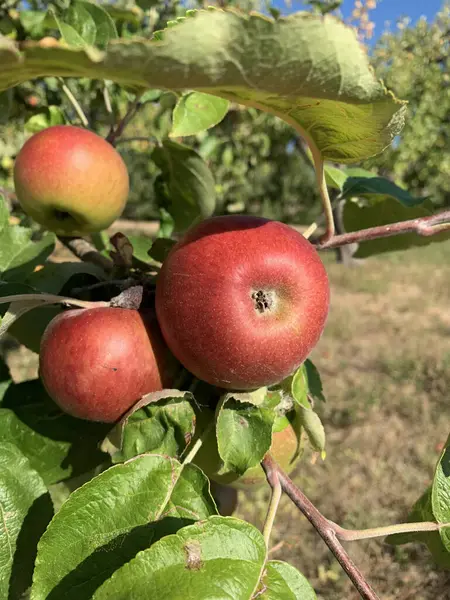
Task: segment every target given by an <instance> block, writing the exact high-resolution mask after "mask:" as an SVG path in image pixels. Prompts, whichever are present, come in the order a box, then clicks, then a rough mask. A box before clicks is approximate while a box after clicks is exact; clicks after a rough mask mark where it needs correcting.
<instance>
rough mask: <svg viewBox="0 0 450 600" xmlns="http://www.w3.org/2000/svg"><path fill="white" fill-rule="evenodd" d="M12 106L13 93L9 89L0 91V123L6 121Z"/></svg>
mask: <svg viewBox="0 0 450 600" xmlns="http://www.w3.org/2000/svg"><path fill="white" fill-rule="evenodd" d="M12 107H13V94H12V93H11V90H6V92H1V93H0V123H6V122H7V121H8V119H9V115H10V113H11V110H12Z"/></svg>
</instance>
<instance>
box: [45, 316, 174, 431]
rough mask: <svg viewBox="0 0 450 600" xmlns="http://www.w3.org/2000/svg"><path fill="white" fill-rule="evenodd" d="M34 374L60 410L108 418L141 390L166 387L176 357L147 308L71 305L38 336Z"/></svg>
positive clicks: (111, 419) (118, 414)
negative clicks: (37, 361) (89, 307)
mask: <svg viewBox="0 0 450 600" xmlns="http://www.w3.org/2000/svg"><path fill="white" fill-rule="evenodd" d="M39 370H40V376H41V379H42V381H43V383H44V386H45V388H46V390H47V392H48V394H49V395H50V396H51V398H53V400H54V401H55V402H56V403H57V404H58V405H59V406H60V407H61V409H62V410H64V411H65V412H67V413H69V414H70V415H73V416H74V417H78V418H80V419H88V420H91V421H103V422H114V421H116V420H117V419H119V418H120V417H121V416H122V415H123V414H124V413H125V412H126V411H127V410H128V409H129V408H130V407H131V406H132V405H133V404H134V403H135V402H136V401H137V400H138V399H139V398H140V397H141V396H143V395H144V394H147V393H149V392H155V391H158V390H161V389H163V388H165V387H170V386H171V385H172V382H173V377H174V376H175V372H176V370H177V363H176V361H175V359H174V358H173V356H172V355H171V354H170V352H169V350H168V348H167V346H166V345H165V343H164V340H163V339H162V336H161V333H160V331H159V327H158V323H157V321H156V318H155V315H154V312H153V311H142V312H138V311H136V310H129V309H122V308H92V309H75V310H69V311H67V312H64V313H62V314H60V315H58V316H57V317H55V318H54V319H53V320H52V321H51V322H50V323H49V325H48V327H47V329H46V330H45V332H44V335H43V336H42V341H41V350H40V355H39Z"/></svg>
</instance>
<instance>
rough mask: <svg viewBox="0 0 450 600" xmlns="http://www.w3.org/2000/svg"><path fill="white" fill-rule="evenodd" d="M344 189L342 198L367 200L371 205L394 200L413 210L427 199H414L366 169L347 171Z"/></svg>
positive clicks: (394, 184)
mask: <svg viewBox="0 0 450 600" xmlns="http://www.w3.org/2000/svg"><path fill="white" fill-rule="evenodd" d="M345 175H346V179H345V182H344V185H343V187H342V198H353V197H358V198H365V199H366V200H368V201H369V202H371V203H376V202H382V201H384V200H390V199H394V200H397V201H398V202H400V203H401V204H403V206H406V207H407V208H412V207H414V206H419V205H420V204H423V203H424V202H425V200H426V199H425V198H414V197H413V196H411V194H410V193H409V192H407V191H406V190H404V189H403V188H401V187H399V186H398V185H397V184H396V183H394V182H393V181H390V180H389V179H386V178H385V177H378V175H376V174H375V173H371V172H370V171H365V170H364V169H346V171H345Z"/></svg>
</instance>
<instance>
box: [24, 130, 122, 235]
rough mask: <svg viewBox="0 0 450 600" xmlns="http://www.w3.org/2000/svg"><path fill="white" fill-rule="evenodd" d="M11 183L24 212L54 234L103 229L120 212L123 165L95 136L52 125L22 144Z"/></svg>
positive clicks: (77, 233)
mask: <svg viewBox="0 0 450 600" xmlns="http://www.w3.org/2000/svg"><path fill="white" fill-rule="evenodd" d="M14 184H15V189H16V195H17V198H18V200H19V202H20V204H21V206H22V208H23V210H24V211H25V212H26V213H27V214H28V215H29V216H30V217H32V218H33V219H34V220H35V221H37V222H38V223H40V224H41V225H43V226H44V227H46V228H47V229H49V230H50V231H54V232H55V233H57V234H58V235H62V236H72V235H84V234H86V233H91V232H95V231H101V230H102V229H106V228H107V227H109V225H111V223H112V222H113V221H115V220H116V219H117V218H118V217H119V216H120V215H121V214H122V211H123V209H124V207H125V203H126V201H127V198H128V191H129V178H128V171H127V168H126V165H125V163H124V161H123V159H122V157H121V156H120V154H119V153H118V152H117V150H115V149H114V148H113V147H112V146H111V144H109V143H108V142H106V141H105V140H104V139H103V138H101V137H100V136H98V135H96V134H95V133H93V132H91V131H88V130H87V129H82V128H80V127H73V126H71V125H55V126H53V127H49V128H47V129H44V130H42V131H40V132H39V133H36V134H35V135H33V136H32V137H31V138H30V139H29V140H27V141H26V142H25V144H24V145H23V147H22V148H21V150H20V152H19V154H18V155H17V157H16V161H15V165H14Z"/></svg>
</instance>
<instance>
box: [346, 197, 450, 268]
mask: <svg viewBox="0 0 450 600" xmlns="http://www.w3.org/2000/svg"><path fill="white" fill-rule="evenodd" d="M431 214H432V211H431V210H430V204H429V203H428V202H425V203H424V204H423V205H422V206H414V207H412V208H407V207H405V206H403V204H401V203H400V202H397V200H393V199H389V200H384V201H383V200H382V201H380V202H377V203H376V204H373V205H371V206H359V205H358V204H357V203H356V202H353V201H351V200H347V202H346V203H345V205H344V213H343V218H344V228H345V230H346V231H348V232H350V231H358V230H360V229H367V228H369V227H379V226H381V225H389V224H391V223H397V222H399V221H407V220H410V219H419V218H421V217H429V216H430V215H431ZM448 239H450V233H448V232H443V233H439V234H436V235H433V236H432V237H426V236H421V235H418V234H417V233H405V234H403V235H396V236H393V237H387V238H379V239H376V240H370V241H367V242H362V243H361V244H360V245H359V248H358V250H357V251H356V253H355V254H354V256H355V257H358V258H366V257H368V256H373V255H375V254H381V253H383V252H393V251H395V250H406V249H407V248H413V247H418V246H428V245H429V244H431V243H437V242H444V241H447V240H448Z"/></svg>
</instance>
